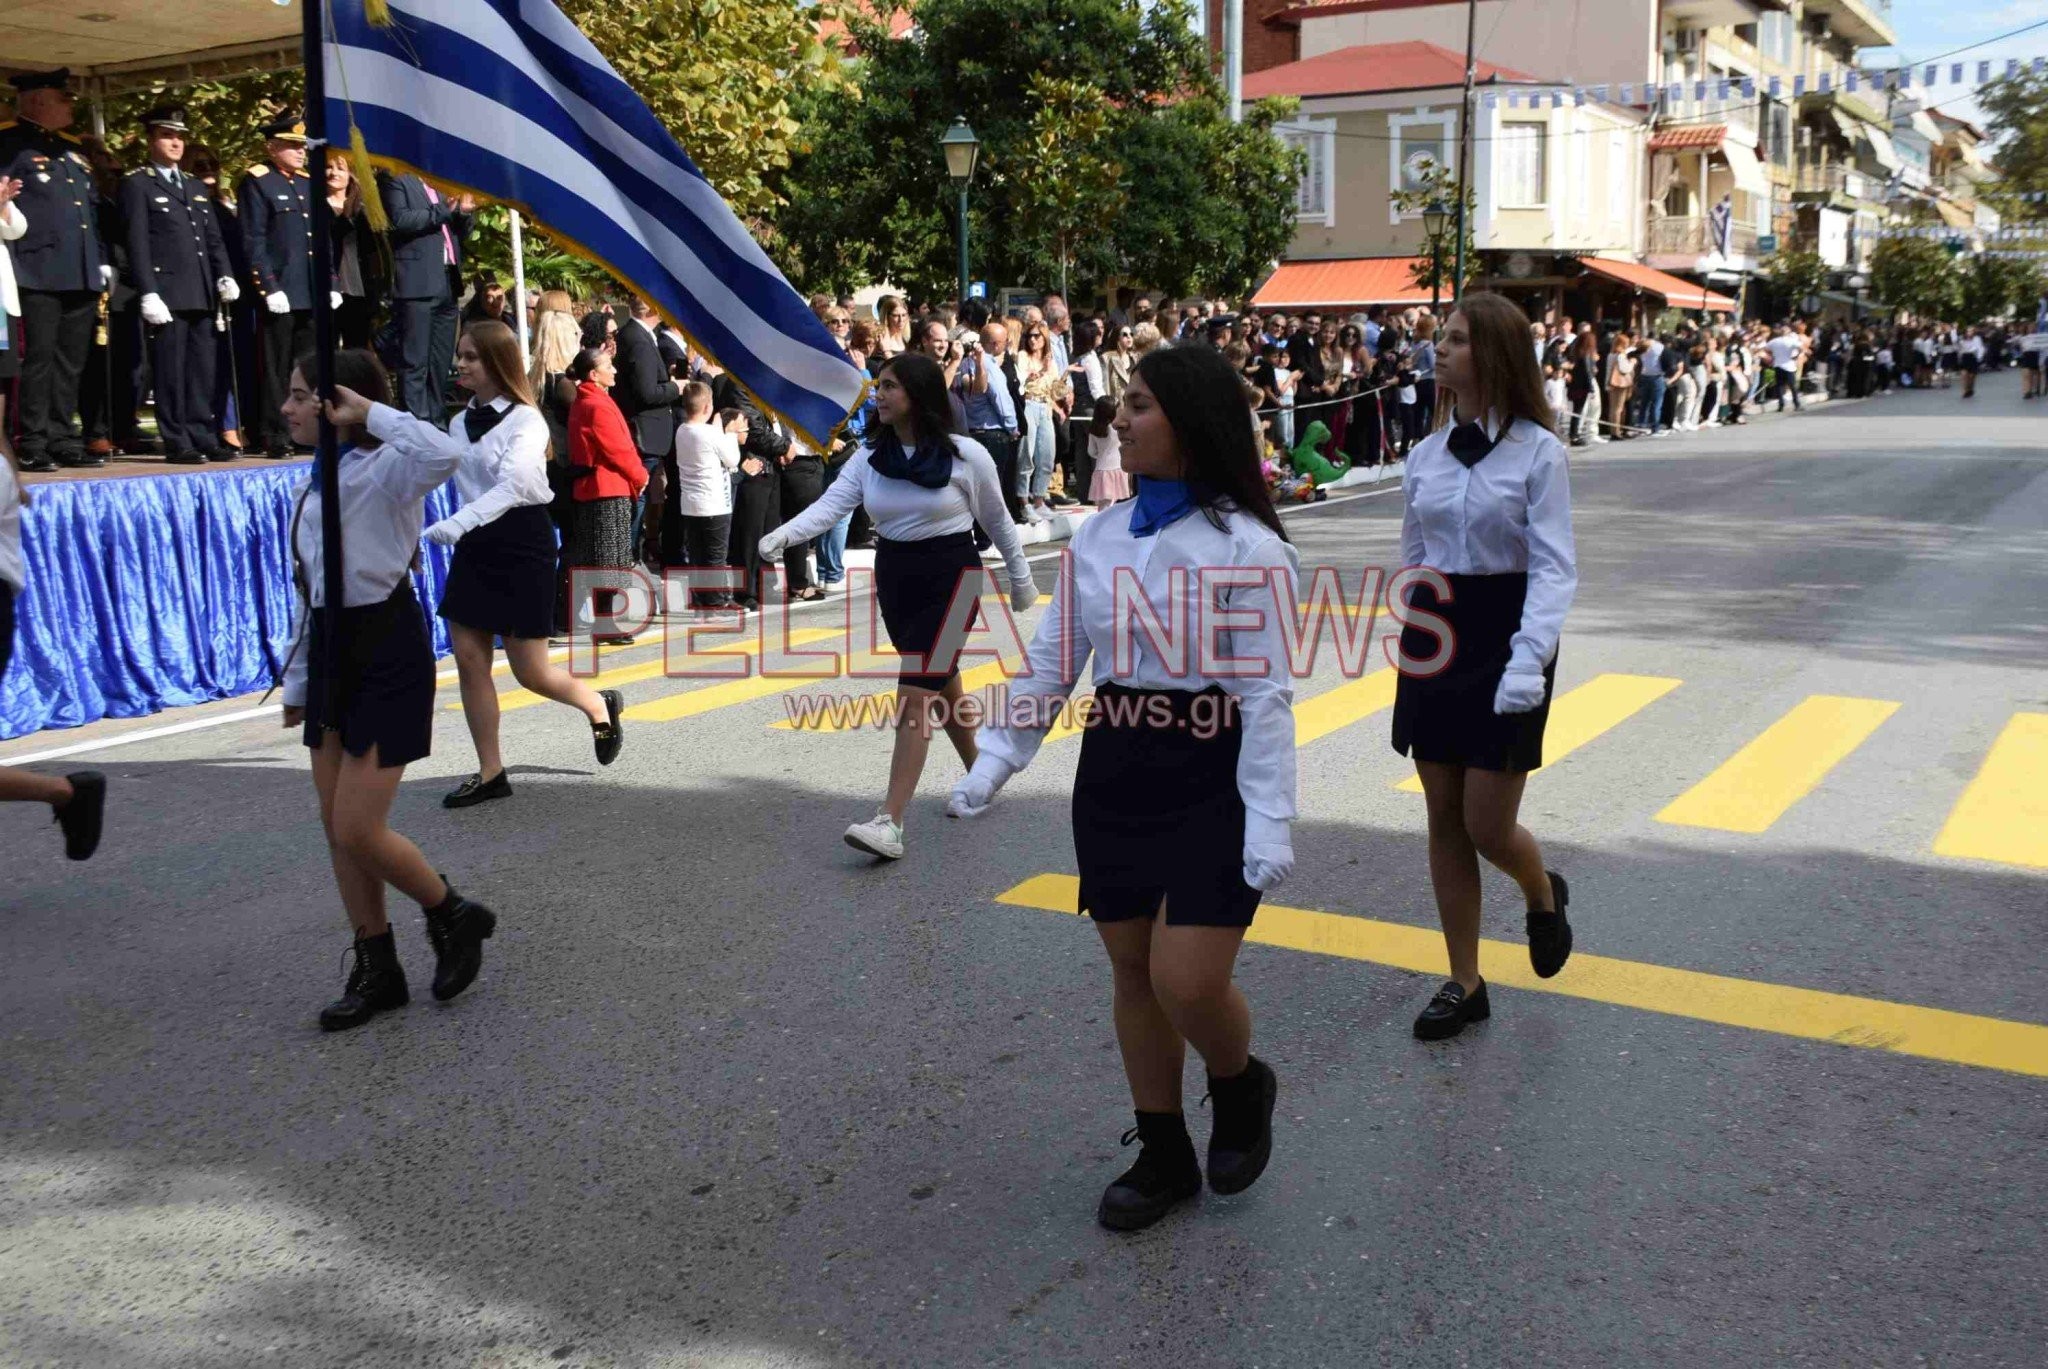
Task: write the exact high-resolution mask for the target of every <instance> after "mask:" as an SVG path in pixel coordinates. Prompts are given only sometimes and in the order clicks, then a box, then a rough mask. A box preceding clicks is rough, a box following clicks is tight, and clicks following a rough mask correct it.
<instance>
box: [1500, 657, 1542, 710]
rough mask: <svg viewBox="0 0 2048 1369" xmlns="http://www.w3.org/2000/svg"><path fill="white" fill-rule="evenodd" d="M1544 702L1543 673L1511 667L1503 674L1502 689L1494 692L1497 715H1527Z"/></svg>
mask: <svg viewBox="0 0 2048 1369" xmlns="http://www.w3.org/2000/svg"><path fill="white" fill-rule="evenodd" d="M1542 702H1543V672H1542V671H1540V670H1531V669H1529V668H1528V667H1526V666H1514V665H1510V666H1509V667H1508V668H1507V670H1505V671H1504V672H1502V674H1501V677H1500V688H1498V689H1496V690H1495V691H1494V692H1493V711H1494V712H1496V713H1527V712H1529V711H1530V710H1531V709H1533V708H1535V707H1536V706H1537V705H1538V704H1540V703H1542Z"/></svg>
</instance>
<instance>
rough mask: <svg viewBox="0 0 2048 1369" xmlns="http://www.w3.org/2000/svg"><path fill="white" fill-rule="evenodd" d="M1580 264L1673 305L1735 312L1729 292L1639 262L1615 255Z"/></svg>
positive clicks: (1675, 306) (1587, 260) (1593, 258)
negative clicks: (1695, 283) (1622, 259)
mask: <svg viewBox="0 0 2048 1369" xmlns="http://www.w3.org/2000/svg"><path fill="white" fill-rule="evenodd" d="M1579 265H1581V266H1583V267H1585V268H1586V269H1587V270H1588V271H1591V272H1593V273H1594V274H1595V275H1601V276H1605V277H1607V279H1609V280H1613V281H1619V282H1621V283H1622V284H1623V285H1632V286H1634V287H1635V288H1636V289H1638V290H1642V291H1646V292H1648V293H1649V294H1652V295H1656V296H1658V297H1659V298H1661V299H1662V300H1663V301H1664V302H1665V303H1666V304H1668V305H1670V306H1671V307H1672V308H1674V309H1720V310H1723V311H1725V312H1727V313H1734V312H1735V310H1736V308H1737V307H1738V306H1737V305H1736V303H1735V301H1734V300H1732V299H1730V298H1728V296H1726V295H1722V294H1716V293H1715V292H1714V291H1712V290H1709V289H1707V287H1706V286H1704V285H1694V284H1693V283H1692V282H1691V281H1689V280H1683V279H1681V278H1679V277H1677V276H1674V275H1671V274H1669V273H1668V272H1664V271H1659V270H1656V269H1655V268H1653V267H1648V266H1643V265H1641V264H1640V263H1637V262H1632V261H1616V260H1615V259H1614V258H1612V257H1586V258H1583V259H1582V260H1581V261H1580V262H1579Z"/></svg>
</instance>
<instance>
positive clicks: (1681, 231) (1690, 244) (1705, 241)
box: [1649, 218, 1756, 257]
mask: <svg viewBox="0 0 2048 1369" xmlns="http://www.w3.org/2000/svg"><path fill="white" fill-rule="evenodd" d="M1719 248H1720V243H1719V242H1718V241H1717V240H1716V239H1715V237H1714V226H1713V225H1712V224H1711V223H1709V222H1708V221H1707V220H1705V219H1702V218H1662V219H1652V220H1650V238H1649V251H1650V255H1652V256H1674V257H1675V256H1691V257H1704V256H1709V255H1711V254H1712V253H1714V252H1716V251H1718V250H1719ZM1728 254H1729V255H1730V256H1735V257H1751V256H1755V255H1756V229H1755V228H1754V227H1752V226H1751V225H1749V224H1746V223H1737V224H1730V225H1729V227H1728Z"/></svg>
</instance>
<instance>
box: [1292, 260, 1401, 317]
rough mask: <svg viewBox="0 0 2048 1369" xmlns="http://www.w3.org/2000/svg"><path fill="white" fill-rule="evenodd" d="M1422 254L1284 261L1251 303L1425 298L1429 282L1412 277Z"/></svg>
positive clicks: (1302, 305) (1323, 303)
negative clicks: (1426, 284) (1413, 255)
mask: <svg viewBox="0 0 2048 1369" xmlns="http://www.w3.org/2000/svg"><path fill="white" fill-rule="evenodd" d="M1421 260H1422V258H1420V257H1342V258H1339V259H1337V260H1335V261H1283V262H1281V263H1280V269H1279V270H1278V271H1275V272H1274V273H1273V275H1272V277H1271V278H1270V279H1269V280H1267V282H1266V283H1265V284H1264V285H1261V286H1260V287H1259V293H1258V294H1257V295H1255V296H1253V297H1252V307H1253V308H1254V309H1302V308H1307V307H1308V306H1310V305H1317V306H1320V307H1323V308H1329V307H1331V306H1335V305H1357V306H1359V307H1361V308H1363V307H1364V306H1365V305H1368V304H1427V303H1429V287H1428V286H1419V285H1417V284H1416V283H1415V267H1416V264H1417V263H1419V262H1420V261H1421Z"/></svg>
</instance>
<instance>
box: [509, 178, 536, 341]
mask: <svg viewBox="0 0 2048 1369" xmlns="http://www.w3.org/2000/svg"><path fill="white" fill-rule="evenodd" d="M511 220H512V306H513V317H515V318H517V319H518V320H519V364H520V366H521V367H531V366H532V365H533V357H532V355H531V353H530V345H529V342H528V338H527V333H526V328H527V321H526V239H525V235H524V234H523V233H521V232H520V223H519V211H518V210H516V209H514V210H512V211H511Z"/></svg>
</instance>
